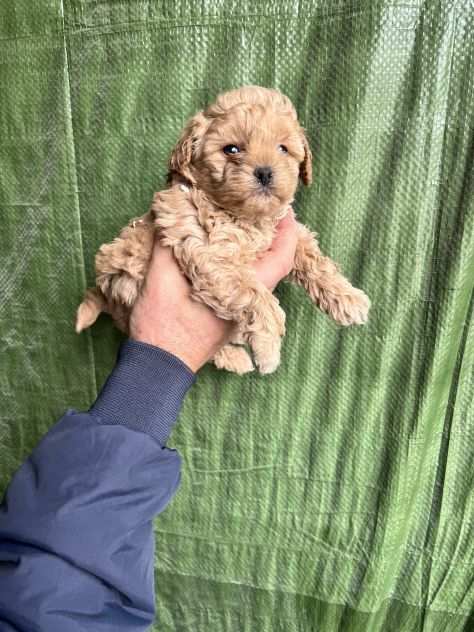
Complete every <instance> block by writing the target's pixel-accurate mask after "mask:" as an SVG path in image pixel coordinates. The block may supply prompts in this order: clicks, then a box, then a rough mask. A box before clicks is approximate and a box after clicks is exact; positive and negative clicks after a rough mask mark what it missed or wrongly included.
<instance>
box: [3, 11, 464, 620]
mask: <svg viewBox="0 0 474 632" xmlns="http://www.w3.org/2000/svg"><path fill="white" fill-rule="evenodd" d="M473 32H474V3H473V1H472V0H459V1H456V0H446V1H444V2H443V1H429V0H425V1H422V0H404V1H403V2H398V1H395V0H394V1H388V0H387V1H377V0H372V1H371V0H359V1H356V0H354V1H345V0H332V1H331V0H294V1H280V2H279V1H277V0H274V1H270V0H265V1H258V0H254V1H252V0H240V1H238V0H200V1H198V0H177V1H166V0H130V1H129V2H127V1H125V0H63V1H61V0H42V1H40V0H38V1H36V2H33V1H32V0H15V1H12V0H10V1H8V0H3V1H2V2H1V4H0V213H1V223H0V249H1V250H0V253H1V264H0V295H1V302H0V336H1V337H0V341H1V355H0V362H1V371H0V396H1V405H0V484H1V491H3V490H4V489H5V487H6V485H7V483H8V480H9V478H10V476H11V475H12V473H13V472H14V470H15V469H16V468H17V467H18V466H19V464H20V463H21V461H22V460H23V459H24V458H25V456H26V455H27V453H28V452H29V451H30V450H31V449H32V448H33V447H34V446H35V444H36V443H37V442H38V440H39V439H40V437H41V436H42V435H43V434H44V433H45V432H46V431H47V430H48V428H49V427H51V425H52V424H53V423H54V422H55V421H56V420H57V419H58V418H59V417H60V416H61V415H62V413H63V412H64V411H65V410H66V409H67V408H76V409H77V410H85V409H87V408H88V407H89V405H90V404H91V403H92V401H93V400H94V398H95V396H96V394H97V391H98V389H99V388H100V387H101V385H102V384H103V382H104V380H105V378H106V376H107V374H108V372H109V371H110V370H111V368H112V366H113V363H114V360H115V356H116V351H117V346H118V344H119V342H120V340H121V336H120V334H119V333H118V332H117V331H116V330H114V329H113V327H112V324H111V321H110V320H109V319H108V318H107V317H101V319H100V320H99V322H98V324H97V325H95V326H94V328H93V329H92V331H88V332H86V333H84V334H82V335H80V336H77V335H76V334H75V333H74V330H73V322H74V313H75V309H76V307H77V305H78V303H79V301H80V300H81V297H82V294H83V291H84V288H85V287H86V285H88V284H89V285H90V284H91V283H92V282H93V280H94V268H93V263H94V254H95V252H96V250H97V248H98V247H99V245H100V244H101V243H103V242H106V241H110V240H111V239H112V238H113V237H114V236H115V235H116V234H117V232H118V231H119V229H120V228H121V227H122V226H123V225H125V224H126V223H127V221H128V219H129V218H131V217H134V216H136V215H140V214H142V213H144V212H145V211H146V210H147V209H148V207H149V203H150V201H151V198H152V194H153V192H154V191H157V190H159V189H161V188H163V187H164V184H165V174H166V164H167V160H168V157H169V154H170V151H171V148H172V146H173V144H174V142H175V141H176V139H177V137H178V134H179V132H180V130H181V128H182V126H183V124H184V122H185V121H186V119H187V118H188V117H189V116H191V115H192V114H193V113H195V112H196V111H197V110H198V109H201V108H202V107H203V106H205V105H206V104H207V103H208V102H210V101H211V100H212V99H213V98H214V97H215V96H216V94H218V93H219V92H221V91H223V90H226V89H230V88H234V87H237V86H239V85H242V84H249V83H252V84H260V85H264V86H270V87H276V88H279V89H280V90H281V91H283V92H284V93H286V94H287V95H288V96H289V97H290V98H291V99H292V101H293V102H294V104H295V106H296V108H297V110H298V113H299V116H300V120H301V122H302V124H303V125H304V126H305V127H306V129H307V130H308V135H309V138H310V142H311V145H312V149H313V154H314V163H313V164H314V184H313V186H312V187H310V188H309V189H307V190H304V191H303V190H300V191H299V192H298V196H297V200H296V204H295V210H296V212H297V214H298V216H299V218H300V219H301V220H302V221H304V222H305V223H306V224H308V225H309V226H310V227H311V228H312V229H313V230H315V231H317V232H318V234H319V236H320V242H321V246H322V248H323V250H324V251H325V252H327V253H328V254H329V255H330V256H331V257H332V258H333V259H335V260H336V261H338V262H339V263H340V265H341V268H342V270H343V272H344V273H346V275H347V276H349V277H350V278H351V280H352V281H353V283H354V284H355V285H357V286H359V287H362V288H363V289H364V290H365V291H366V292H367V293H368V294H369V296H370V298H371V299H372V303H373V308H372V312H371V317H370V322H369V324H368V325H367V326H366V327H362V328H360V327H359V328H350V329H345V328H342V327H338V326H337V325H335V324H334V323H333V322H331V321H330V320H329V319H328V318H327V317H326V316H324V315H323V314H322V313H321V312H318V311H316V310H315V309H314V308H313V306H312V304H311V303H310V301H309V299H308V298H307V297H306V295H305V294H304V293H303V291H301V290H299V289H298V288H295V287H292V286H289V285H284V284H283V285H281V286H280V287H279V288H278V289H277V293H278V296H279V297H280V300H281V303H282V305H283V307H284V309H285V310H286V312H287V316H288V321H287V322H288V333H287V335H286V338H285V341H284V346H283V354H282V364H281V367H280V368H279V370H278V371H277V373H275V374H274V375H271V376H265V377H261V376H259V375H256V374H251V375H248V376H245V377H238V376H235V375H232V374H228V373H225V372H219V371H217V370H216V369H215V368H213V367H210V366H208V367H205V368H204V369H203V370H202V371H201V372H200V374H199V377H198V381H197V384H196V385H195V386H194V387H193V388H192V390H191V391H190V393H189V394H188V395H187V397H186V401H185V405H184V408H183V410H182V413H181V416H180V420H179V423H178V424H177V426H176V427H175V430H174V431H173V434H172V436H171V439H170V442H169V445H170V446H171V447H175V448H177V449H178V450H179V452H180V453H181V455H182V457H183V472H182V483H181V486H180V489H179V491H178V493H177V495H176V497H175V498H174V500H173V501H172V503H171V504H170V505H169V507H168V508H167V509H166V511H165V512H164V513H163V514H162V515H161V516H160V517H159V518H158V519H157V520H156V540H157V548H156V560H155V566H156V587H157V608H158V617H157V622H156V624H155V627H154V630H156V631H160V632H162V631H163V632H165V631H166V632H172V631H173V632H175V631H180V632H181V631H192V632H310V631H314V632H335V631H343V630H344V631H345V630H347V631H349V630H350V631H357V632H391V631H393V632H405V631H417V632H418V631H429V632H433V631H437V632H438V631H439V632H441V631H447V632H458V631H461V630H473V629H474V618H473V612H474V552H473V541H474V491H473V487H474V486H473V482H474V468H473V453H474V423H473V413H472V405H473V391H474V372H473V366H474V363H473V356H474V354H473V352H474V329H473V327H472V296H473V286H474V236H473V232H474V231H473V227H474V217H473V216H474V203H473V200H474V195H473V194H474V173H473V167H474V121H473V113H474V36H473Z"/></svg>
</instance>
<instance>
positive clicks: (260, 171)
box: [253, 167, 273, 187]
mask: <svg viewBox="0 0 474 632" xmlns="http://www.w3.org/2000/svg"><path fill="white" fill-rule="evenodd" d="M253 173H254V176H255V177H256V178H257V180H258V181H259V182H261V184H263V186H265V187H266V186H267V185H268V184H270V182H271V180H272V178H273V171H272V168H271V167H255V170H254V172H253Z"/></svg>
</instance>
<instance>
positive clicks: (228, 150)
mask: <svg viewBox="0 0 474 632" xmlns="http://www.w3.org/2000/svg"><path fill="white" fill-rule="evenodd" d="M222 151H223V152H224V153H225V154H227V155H228V156H234V155H235V154H240V148H239V147H237V145H226V146H225V147H224V149H223V150H222Z"/></svg>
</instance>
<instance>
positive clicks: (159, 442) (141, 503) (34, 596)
mask: <svg viewBox="0 0 474 632" xmlns="http://www.w3.org/2000/svg"><path fill="white" fill-rule="evenodd" d="M194 380H195V374H194V373H193V372H192V371H191V370H190V369H189V368H188V367H187V366H186V365H185V364H184V363H183V362H182V361H181V360H179V359H178V358H177V357H175V356H174V355H172V354H170V353H168V352H166V351H163V350H162V349H159V348H158V347H154V346H152V345H148V344H146V343H142V342H136V341H133V340H130V339H129V340H127V341H125V342H123V343H122V345H121V347H120V350H119V354H118V358H117V363H116V366H115V367H114V369H113V371H112V373H111V374H110V376H109V378H108V379H107V382H106V383H105V385H104V387H103V388H102V391H101V392H100V394H99V396H98V398H97V400H96V402H95V403H94V404H93V405H92V407H91V408H90V409H89V410H88V411H87V412H77V411H75V410H73V409H68V410H67V412H66V413H65V414H64V416H63V417H62V418H61V419H60V420H59V421H58V422H57V423H56V425H54V426H53V427H52V428H51V430H50V431H49V432H48V433H47V434H46V435H45V437H44V438H43V439H42V440H41V442H40V443H39V445H38V446H37V447H36V448H35V450H34V451H33V452H32V454H31V455H30V456H29V457H28V458H27V459H26V461H25V462H24V463H23V465H22V466H21V467H20V469H19V470H18V471H17V472H16V474H15V475H14V476H13V478H12V480H11V483H10V485H9V487H8V489H7V491H6V494H5V498H4V500H3V503H2V505H0V630H1V632H7V631H8V632H10V631H21V632H26V631H28V632H32V631H35V632H39V631H41V632H43V631H44V632H79V631H81V632H86V631H89V630H91V631H92V630H93V631H94V632H105V631H107V632H109V631H110V632H112V631H113V632H122V631H132V630H133V631H138V630H146V629H147V628H148V626H149V625H150V624H151V623H152V621H153V618H154V601H155V600H154V573H153V558H154V538H153V528H152V520H153V517H154V516H156V515H157V514H159V513H160V512H161V511H162V510H163V509H164V508H165V507H166V505H167V504H168V502H169V501H170V499H171V498H172V496H173V495H174V493H175V492H176V490H177V487H178V485H179V482H180V468H181V458H180V456H179V454H178V453H177V452H176V450H172V449H169V448H167V447H165V444H166V440H167V438H168V436H169V434H170V432H171V428H172V425H173V423H174V422H175V421H176V418H177V415H178V413H179V410H180V407H181V403H182V400H183V398H184V396H185V394H186V391H187V390H188V389H189V388H190V386H191V385H192V384H193V382H194Z"/></svg>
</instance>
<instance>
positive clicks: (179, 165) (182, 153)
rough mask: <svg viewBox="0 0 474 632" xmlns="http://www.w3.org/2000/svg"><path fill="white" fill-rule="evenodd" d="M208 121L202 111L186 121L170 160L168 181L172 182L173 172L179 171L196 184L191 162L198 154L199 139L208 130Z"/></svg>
mask: <svg viewBox="0 0 474 632" xmlns="http://www.w3.org/2000/svg"><path fill="white" fill-rule="evenodd" d="M207 123H208V120H207V118H206V117H205V116H204V114H203V113H202V112H198V114H196V115H195V116H193V118H191V119H190V120H189V121H188V122H187V123H186V125H185V127H184V129H183V131H182V133H181V136H180V137H179V140H178V142H177V143H176V145H175V148H174V149H173V152H172V154H171V158H170V160H169V164H168V167H169V171H168V183H170V182H171V179H172V177H173V174H175V173H179V174H180V175H182V176H183V177H185V178H187V179H188V180H189V181H190V182H192V183H193V184H196V179H195V178H194V176H193V173H192V164H191V163H192V160H193V157H194V156H195V154H196V149H197V147H198V145H199V141H200V140H201V139H202V137H203V136H204V134H205V132H206V129H207Z"/></svg>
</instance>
